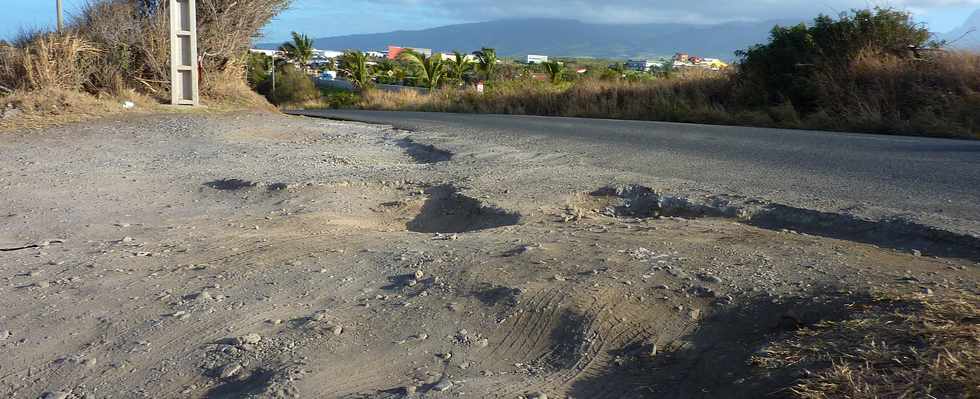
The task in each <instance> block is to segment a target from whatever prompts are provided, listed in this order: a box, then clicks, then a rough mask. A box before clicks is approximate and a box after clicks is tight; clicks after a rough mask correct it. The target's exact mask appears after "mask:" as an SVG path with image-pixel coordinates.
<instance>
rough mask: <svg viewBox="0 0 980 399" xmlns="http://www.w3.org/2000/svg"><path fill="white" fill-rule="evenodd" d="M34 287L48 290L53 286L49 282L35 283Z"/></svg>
mask: <svg viewBox="0 0 980 399" xmlns="http://www.w3.org/2000/svg"><path fill="white" fill-rule="evenodd" d="M34 286H35V287H37V288H48V287H50V286H51V283H49V282H47V281H38V282H36V283H34Z"/></svg>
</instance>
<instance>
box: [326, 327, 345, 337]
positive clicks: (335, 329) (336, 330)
mask: <svg viewBox="0 0 980 399" xmlns="http://www.w3.org/2000/svg"><path fill="white" fill-rule="evenodd" d="M328 329H329V330H330V332H332V333H333V335H340V334H343V333H344V328H343V327H341V326H337V325H334V326H330V327H328Z"/></svg>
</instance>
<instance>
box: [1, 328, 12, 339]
mask: <svg viewBox="0 0 980 399" xmlns="http://www.w3.org/2000/svg"><path fill="white" fill-rule="evenodd" d="M11 335H13V334H11V333H10V330H0V341H6V340H7V338H10V336H11Z"/></svg>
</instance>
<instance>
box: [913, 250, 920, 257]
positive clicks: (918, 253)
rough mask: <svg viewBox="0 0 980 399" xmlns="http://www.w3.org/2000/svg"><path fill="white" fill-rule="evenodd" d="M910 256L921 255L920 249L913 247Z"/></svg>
mask: <svg viewBox="0 0 980 399" xmlns="http://www.w3.org/2000/svg"><path fill="white" fill-rule="evenodd" d="M912 256H922V251H920V250H918V249H913V250H912Z"/></svg>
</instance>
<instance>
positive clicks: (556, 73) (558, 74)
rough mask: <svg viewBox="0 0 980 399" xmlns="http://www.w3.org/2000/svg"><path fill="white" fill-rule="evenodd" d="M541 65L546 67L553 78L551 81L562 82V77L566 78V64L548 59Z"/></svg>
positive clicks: (545, 69)
mask: <svg viewBox="0 0 980 399" xmlns="http://www.w3.org/2000/svg"><path fill="white" fill-rule="evenodd" d="M541 66H542V67H544V71H545V72H546V73H548V77H549V78H551V83H554V84H558V83H561V81H562V79H564V78H565V64H563V63H561V62H559V61H548V62H542V63H541Z"/></svg>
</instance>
